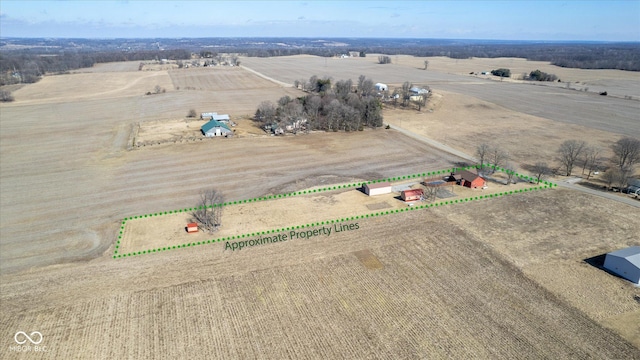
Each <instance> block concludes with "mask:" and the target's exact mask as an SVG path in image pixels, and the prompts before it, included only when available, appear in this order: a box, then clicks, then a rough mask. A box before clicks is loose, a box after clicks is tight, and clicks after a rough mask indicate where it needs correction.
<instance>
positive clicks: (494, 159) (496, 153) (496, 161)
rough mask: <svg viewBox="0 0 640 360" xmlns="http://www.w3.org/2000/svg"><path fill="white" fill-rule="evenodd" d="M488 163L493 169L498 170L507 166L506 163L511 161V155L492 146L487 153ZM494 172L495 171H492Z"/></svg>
mask: <svg viewBox="0 0 640 360" xmlns="http://www.w3.org/2000/svg"><path fill="white" fill-rule="evenodd" d="M487 156H488V161H489V163H491V164H492V165H493V167H492V168H493V169H495V168H498V167H500V166H502V165H504V164H505V162H506V161H507V160H508V159H509V153H507V152H506V151H504V150H502V149H501V148H499V147H498V146H492V147H491V148H490V150H489V152H488V153H487ZM491 172H493V171H491Z"/></svg>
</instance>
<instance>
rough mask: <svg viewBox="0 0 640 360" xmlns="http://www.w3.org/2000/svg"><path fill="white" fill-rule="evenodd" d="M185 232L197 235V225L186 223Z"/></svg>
mask: <svg viewBox="0 0 640 360" xmlns="http://www.w3.org/2000/svg"><path fill="white" fill-rule="evenodd" d="M187 232H188V233H197V232H198V224H197V223H188V224H187Z"/></svg>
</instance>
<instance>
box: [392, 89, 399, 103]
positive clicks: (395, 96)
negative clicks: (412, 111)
mask: <svg viewBox="0 0 640 360" xmlns="http://www.w3.org/2000/svg"><path fill="white" fill-rule="evenodd" d="M398 97H400V92H399V91H398V89H393V93H391V98H392V99H393V106H397V105H398Z"/></svg>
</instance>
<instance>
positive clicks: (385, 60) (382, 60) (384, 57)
mask: <svg viewBox="0 0 640 360" xmlns="http://www.w3.org/2000/svg"><path fill="white" fill-rule="evenodd" d="M378 64H391V57H389V56H387V55H380V56H378Z"/></svg>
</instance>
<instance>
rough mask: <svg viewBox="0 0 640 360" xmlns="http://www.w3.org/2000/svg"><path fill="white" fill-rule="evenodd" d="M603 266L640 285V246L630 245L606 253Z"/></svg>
mask: <svg viewBox="0 0 640 360" xmlns="http://www.w3.org/2000/svg"><path fill="white" fill-rule="evenodd" d="M604 268H605V269H607V270H609V271H611V272H613V273H615V274H617V275H619V276H620V277H623V278H625V279H627V280H629V281H631V282H632V283H634V284H636V285H640V246H631V247H628V248H626V249H620V250H617V251H613V252H610V253H608V254H607V256H606V257H605V258H604Z"/></svg>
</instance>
